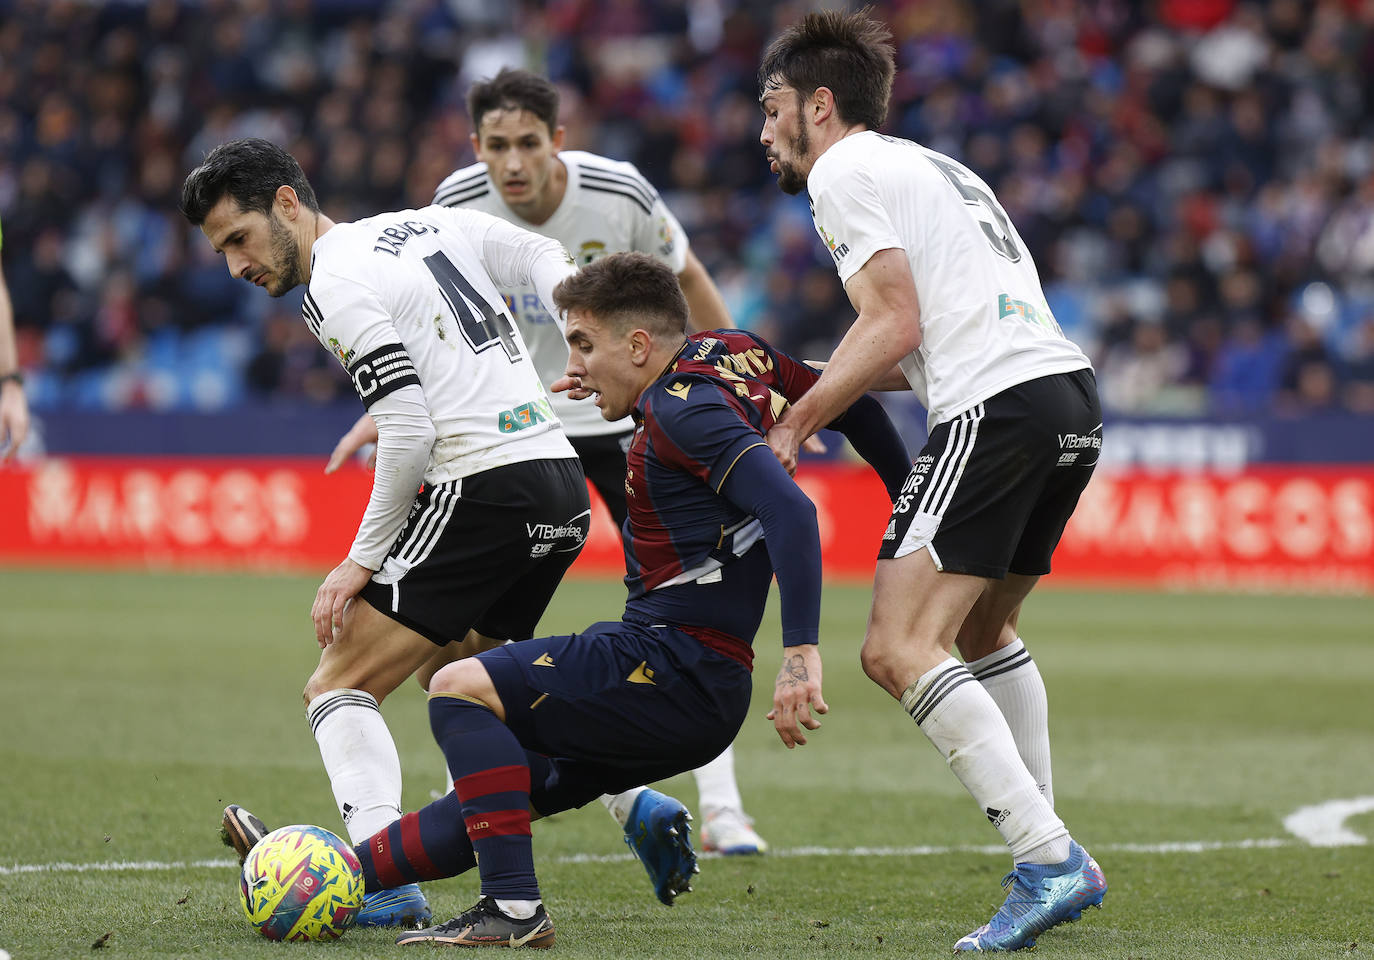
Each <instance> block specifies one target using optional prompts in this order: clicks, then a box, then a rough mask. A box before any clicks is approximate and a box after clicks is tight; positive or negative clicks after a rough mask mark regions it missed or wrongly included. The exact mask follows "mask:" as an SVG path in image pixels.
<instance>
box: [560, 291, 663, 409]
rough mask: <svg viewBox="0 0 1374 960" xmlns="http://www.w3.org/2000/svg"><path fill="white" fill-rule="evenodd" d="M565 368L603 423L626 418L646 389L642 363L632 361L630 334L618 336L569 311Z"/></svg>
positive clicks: (592, 319)
mask: <svg viewBox="0 0 1374 960" xmlns="http://www.w3.org/2000/svg"><path fill="white" fill-rule="evenodd" d="M566 333H567V338H568V348H569V351H568V368H567V370H566V373H567V375H568V376H570V377H576V378H577V379H578V381H579V382H580V383H581V386H582V388H583V389H584V390H591V391H593V400H594V401H595V403H596V406H597V409H599V410H600V411H601V416H602V417H603V418H604V419H606V420H619V419H621V418H622V417H628V416H629V415H630V411H631V410H633V409H634V405H635V402H636V401H637V400H638V399H639V395H640V394H641V393H642V392H643V391H644V388H645V387H646V386H648V384H647V383H644V382H642V381H643V378H644V376H645V374H644V366H643V364H642V363H636V362H635V344H634V340H633V332H630V333H624V334H618V333H616V332H615V331H614V330H613V329H611V328H609V327H607V326H605V325H603V324H601V323H600V322H598V321H597V320H596V318H595V317H593V316H591V315H590V314H587V313H583V312H582V311H580V310H570V311H568V320H567V325H566Z"/></svg>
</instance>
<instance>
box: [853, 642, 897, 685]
mask: <svg viewBox="0 0 1374 960" xmlns="http://www.w3.org/2000/svg"><path fill="white" fill-rule="evenodd" d="M859 665H860V666H861V667H863V671H864V674H865V675H867V677H868V679H870V680H872V681H873V682H874V683H876V684H877V685H878V686H880V687H882V688H883V689H884V690H886V691H887V692H888V693H891V694H892V695H893V696H901V689H902V688H898V687H896V684H897V682H898V677H897V674H898V673H899V663H898V658H897V657H896V656H895V652H894V650H893V649H892V646H891V645H890V644H888V643H886V642H885V640H884V638H883V637H882V636H881V635H880V634H874V633H872V632H870V633H869V634H868V636H866V637H864V644H863V646H862V647H861V648H860V649H859ZM894 689H895V690H896V691H897V692H895V693H894V692H893V691H894Z"/></svg>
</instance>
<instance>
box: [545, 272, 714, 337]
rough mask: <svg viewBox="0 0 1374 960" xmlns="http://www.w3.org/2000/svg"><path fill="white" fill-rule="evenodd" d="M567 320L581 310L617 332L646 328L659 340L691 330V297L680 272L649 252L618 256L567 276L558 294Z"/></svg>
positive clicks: (555, 295)
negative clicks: (684, 293)
mask: <svg viewBox="0 0 1374 960" xmlns="http://www.w3.org/2000/svg"><path fill="white" fill-rule="evenodd" d="M553 302H554V306H556V307H557V308H558V309H559V311H561V312H562V313H563V314H564V315H565V316H566V315H567V314H568V312H569V311H572V310H578V311H581V312H583V313H588V314H591V315H592V316H593V317H595V318H596V320H597V321H598V322H599V323H602V324H605V325H607V326H609V327H611V328H612V329H614V330H615V331H616V332H618V333H622V334H624V333H628V332H629V331H630V330H633V329H635V328H636V327H643V328H644V329H645V330H648V331H649V332H650V333H652V334H655V335H656V336H663V337H671V336H674V335H678V334H685V333H686V332H687V316H688V314H689V312H690V311H689V310H688V308H687V297H686V296H684V295H683V293H682V286H681V284H679V283H678V281H677V274H675V273H673V271H672V270H671V269H670V268H669V267H668V265H667V264H665V263H663V262H662V261H660V260H655V259H654V258H653V257H651V256H649V255H648V254H644V253H613V254H611V255H610V256H609V257H602V258H601V259H600V260H595V261H593V262H592V263H589V264H588V265H587V266H585V267H583V268H582V269H581V270H579V271H578V272H577V273H574V274H573V275H572V276H570V277H566V278H565V279H564V280H563V282H562V283H560V284H559V285H558V286H556V287H555V288H554V290H553Z"/></svg>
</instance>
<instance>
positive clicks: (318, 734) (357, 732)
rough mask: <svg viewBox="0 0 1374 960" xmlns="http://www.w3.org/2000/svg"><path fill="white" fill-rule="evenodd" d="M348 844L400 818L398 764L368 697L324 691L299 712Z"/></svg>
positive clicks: (359, 692)
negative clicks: (313, 742) (306, 722)
mask: <svg viewBox="0 0 1374 960" xmlns="http://www.w3.org/2000/svg"><path fill="white" fill-rule="evenodd" d="M305 716H306V718H307V719H308V720H309V721H310V730H311V732H312V733H314V734H315V740H316V741H317V742H318V743H319V745H320V759H322V760H323V761H324V769H325V772H326V773H328V774H329V785H330V786H331V787H333V788H334V801H335V803H337V804H338V806H339V816H341V817H343V822H344V827H345V828H346V829H347V830H348V838H349V840H350V841H351V842H353V843H354V844H358V843H362V842H363V841H364V840H367V839H368V838H369V837H371V836H372V835H373V834H374V833H376V832H377V831H379V830H381V829H382V828H383V827H386V826H388V825H389V824H391V823H393V822H395V821H396V820H399V819H400V817H401V758H400V757H399V756H397V754H396V743H395V741H394V740H392V739H391V731H390V730H388V729H387V726H386V721H385V720H383V719H382V711H381V710H380V709H379V708H378V706H377V701H376V700H375V699H374V698H373V696H372V695H371V694H370V693H366V692H364V691H362V690H330V691H329V692H328V693H322V694H320V695H319V696H318V697H316V698H315V699H314V700H311V701H310V706H308V707H307V708H306V711H305Z"/></svg>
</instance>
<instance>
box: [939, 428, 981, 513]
mask: <svg viewBox="0 0 1374 960" xmlns="http://www.w3.org/2000/svg"><path fill="white" fill-rule="evenodd" d="M970 413H971V414H972V416H970V417H969V419H968V420H966V421H965V423H964V430H965V433H966V434H967V437H966V439H965V442H964V448H963V451H962V452H961V454H960V456H959V463H958V466H957V467H956V468H955V471H954V477H953V478H952V479H951V480H950V482H949V483H948V484H947V485H946V489H945V493H944V496H943V497H942V498H941V500H940V502H939V503H938V504H936V507H935V513H936V514H938V515H939V516H941V517H943V516H944V515H945V511H946V510H948V509H949V502H950V501H951V500H952V499H954V491H955V490H957V489H958V488H959V480H960V478H962V477H963V475H964V468H965V467H967V466H968V461H969V458H970V457H972V456H973V448H974V445H976V444H977V443H978V424H979V423H981V422H982V420H983V405H982V404H981V403H980V404H978V405H977V406H976V407H974V408H973V410H972V411H970Z"/></svg>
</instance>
